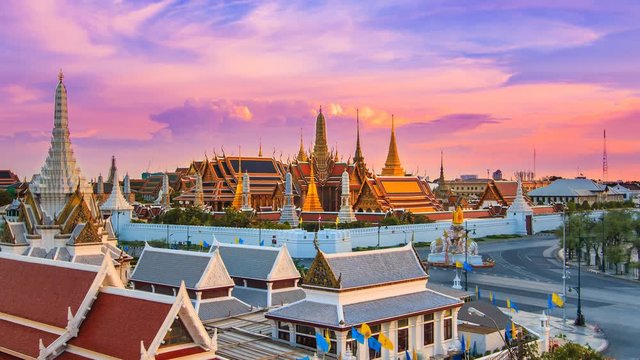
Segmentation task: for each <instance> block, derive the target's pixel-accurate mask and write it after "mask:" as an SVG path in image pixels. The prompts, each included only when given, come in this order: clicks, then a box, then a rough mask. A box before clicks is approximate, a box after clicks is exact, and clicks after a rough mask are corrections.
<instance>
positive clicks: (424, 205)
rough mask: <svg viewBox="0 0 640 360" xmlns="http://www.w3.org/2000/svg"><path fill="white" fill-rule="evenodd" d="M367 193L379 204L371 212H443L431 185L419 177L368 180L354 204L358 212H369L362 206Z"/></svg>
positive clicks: (389, 177) (378, 177)
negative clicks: (402, 210) (401, 210)
mask: <svg viewBox="0 0 640 360" xmlns="http://www.w3.org/2000/svg"><path fill="white" fill-rule="evenodd" d="M363 193H365V194H363ZM366 193H368V194H370V196H369V198H371V199H375V202H376V204H377V208H376V209H371V211H376V210H379V211H387V210H400V209H404V210H410V211H412V212H414V213H420V212H434V211H442V210H443V209H442V205H441V204H440V203H439V202H438V201H437V200H436V198H435V196H434V195H433V193H432V192H431V189H430V188H429V185H428V184H427V183H426V182H425V181H424V180H422V179H420V178H419V177H417V176H374V177H373V178H371V179H368V180H367V182H366V183H365V184H364V186H363V187H362V189H361V190H360V194H359V195H358V201H356V203H355V204H354V207H355V208H356V211H360V209H362V211H367V210H368V209H367V208H366V207H365V206H364V205H363V204H362V203H363V202H364V200H366V198H367V196H366V195H368V194H366ZM361 197H362V198H361Z"/></svg>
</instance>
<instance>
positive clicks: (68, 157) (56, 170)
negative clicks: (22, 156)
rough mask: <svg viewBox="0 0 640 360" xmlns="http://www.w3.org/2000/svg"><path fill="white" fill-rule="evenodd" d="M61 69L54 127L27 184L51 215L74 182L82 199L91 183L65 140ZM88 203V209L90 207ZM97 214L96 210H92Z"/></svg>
mask: <svg viewBox="0 0 640 360" xmlns="http://www.w3.org/2000/svg"><path fill="white" fill-rule="evenodd" d="M63 78H64V75H63V74H62V70H60V73H59V75H58V80H59V81H58V86H57V87H56V95H55V111H54V122H53V123H54V127H53V131H52V136H51V147H50V148H49V154H48V156H47V159H46V160H45V163H44V165H43V166H42V169H41V170H40V174H37V175H36V176H34V179H33V181H32V182H31V184H30V185H29V187H30V189H31V191H32V192H33V193H34V194H36V195H37V196H38V197H39V200H40V207H41V208H42V210H43V211H44V212H45V214H46V215H47V216H48V217H49V219H53V218H54V217H55V216H56V215H57V214H58V213H59V212H60V211H62V208H63V207H64V205H65V203H66V201H67V199H68V197H69V196H70V195H71V194H72V193H73V192H74V191H75V190H76V188H77V187H78V183H79V184H80V191H81V192H82V193H83V194H84V195H85V200H87V201H90V199H91V198H92V196H91V194H93V189H92V188H91V185H89V183H88V182H87V181H86V180H85V179H84V177H83V176H82V174H81V172H80V168H79V167H78V165H77V164H76V159H75V156H74V154H73V149H72V148H71V142H70V141H69V115H68V111H67V89H66V87H65V86H64V84H63V82H62V79H63ZM94 208H95V207H91V206H90V209H92V210H93V209H94ZM94 215H97V214H94Z"/></svg>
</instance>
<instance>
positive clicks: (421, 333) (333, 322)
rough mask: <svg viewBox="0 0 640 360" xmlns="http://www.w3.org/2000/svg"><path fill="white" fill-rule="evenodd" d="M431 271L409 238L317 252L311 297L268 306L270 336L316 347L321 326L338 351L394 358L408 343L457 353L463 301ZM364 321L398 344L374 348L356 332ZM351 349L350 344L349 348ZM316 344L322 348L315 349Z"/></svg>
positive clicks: (426, 350)
mask: <svg viewBox="0 0 640 360" xmlns="http://www.w3.org/2000/svg"><path fill="white" fill-rule="evenodd" d="M427 281H428V275H427V273H426V272H425V271H424V269H423V267H422V265H421V263H420V260H419V258H418V256H417V254H416V252H415V250H414V248H413V246H412V245H411V244H408V245H406V246H404V247H400V248H391V249H383V250H373V251H363V252H355V253H343V254H325V253H323V252H322V251H318V253H317V255H316V257H315V259H314V261H313V263H312V264H311V267H310V268H309V271H308V272H307V274H306V276H305V279H304V283H303V285H302V287H303V289H304V291H305V293H306V298H305V299H303V300H300V301H297V302H295V303H292V304H289V305H286V306H283V307H281V308H277V309H274V310H271V311H270V312H268V313H267V314H266V315H265V317H266V318H267V319H270V320H272V321H273V324H272V337H273V338H275V339H279V340H281V341H287V342H289V343H290V344H291V345H293V346H297V347H302V348H307V349H311V350H316V348H317V346H318V345H317V343H316V333H321V334H324V333H325V331H329V334H330V338H331V349H330V350H329V352H330V353H331V354H334V355H336V356H344V355H345V354H347V353H348V351H350V352H351V353H352V354H354V355H355V358H356V359H359V360H363V359H397V358H398V356H401V355H400V354H404V352H405V350H408V351H409V352H410V353H412V352H413V351H414V350H415V351H416V353H417V354H420V356H421V357H422V358H427V357H428V356H441V357H443V358H446V357H447V356H450V355H453V354H457V353H458V352H459V350H460V342H459V340H458V334H457V326H456V324H457V317H458V310H459V309H460V307H461V306H462V301H460V300H459V299H457V298H455V297H451V296H448V295H444V294H441V293H438V292H436V291H433V290H429V289H427V288H426V284H427ZM363 323H366V324H368V325H369V326H370V328H371V330H372V337H374V338H379V334H381V333H382V334H384V335H385V336H386V337H387V338H389V339H390V340H391V342H393V344H394V349H393V350H388V349H385V348H382V351H381V352H379V353H378V352H375V351H373V350H371V349H369V348H368V347H367V345H366V342H365V344H360V343H358V342H357V341H356V340H355V339H353V338H352V335H351V329H352V327H357V328H360V326H361V325H362V324H363ZM347 349H349V350H347ZM318 351H319V349H318Z"/></svg>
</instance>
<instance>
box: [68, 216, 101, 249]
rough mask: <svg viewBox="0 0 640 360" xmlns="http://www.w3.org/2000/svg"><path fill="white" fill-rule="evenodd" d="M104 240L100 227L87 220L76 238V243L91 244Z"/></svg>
mask: <svg viewBox="0 0 640 360" xmlns="http://www.w3.org/2000/svg"><path fill="white" fill-rule="evenodd" d="M99 242H102V238H101V237H100V234H98V228H97V227H96V226H95V225H94V224H93V222H91V221H89V222H87V223H86V224H85V225H84V227H83V228H82V231H80V234H78V237H77V238H76V239H75V241H74V243H76V244H90V243H99Z"/></svg>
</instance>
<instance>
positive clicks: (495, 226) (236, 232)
mask: <svg viewBox="0 0 640 360" xmlns="http://www.w3.org/2000/svg"><path fill="white" fill-rule="evenodd" d="M593 216H594V217H597V216H602V215H601V214H600V215H598V214H594V215H593ZM465 224H466V228H467V230H468V231H469V232H470V234H471V237H472V238H474V237H484V236H488V235H501V234H516V233H517V230H518V228H519V227H520V226H522V224H521V223H519V222H517V221H515V220H514V219H509V218H493V219H469V220H467V221H466V223H465ZM561 224H562V214H550V215H539V216H534V217H533V229H534V232H540V231H545V230H553V229H556V228H558V227H559V226H560V225H561ZM450 226H451V221H438V222H435V223H430V224H415V225H397V226H381V227H379V228H378V227H370V228H359V229H350V230H333V229H325V230H321V231H320V232H318V235H317V236H318V243H319V246H320V249H322V251H324V252H327V253H336V252H348V251H351V249H352V248H356V247H375V246H378V245H379V246H396V245H398V244H405V243H407V242H410V241H411V239H412V238H414V240H415V241H416V242H431V241H433V240H435V239H437V238H438V237H440V236H442V233H443V231H444V230H447V229H449V227H450ZM118 227H119V229H120V236H119V238H120V239H121V240H125V241H134V240H138V241H151V240H160V241H168V242H171V243H177V242H185V241H187V239H189V240H190V241H191V243H194V244H198V243H199V242H200V241H206V242H207V243H208V244H210V245H211V244H213V242H214V234H215V239H217V240H218V241H219V242H223V243H235V239H236V238H238V239H242V240H243V243H244V244H245V245H259V244H260V240H263V241H264V246H282V245H283V244H287V247H288V249H289V252H290V253H291V256H292V257H295V258H313V257H314V256H315V248H314V246H313V240H314V237H315V233H313V232H307V231H305V230H301V229H293V230H274V229H253V228H251V229H248V228H225V227H210V226H187V225H162V224H139V223H127V224H122V223H120V224H118ZM474 231H475V233H474Z"/></svg>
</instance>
